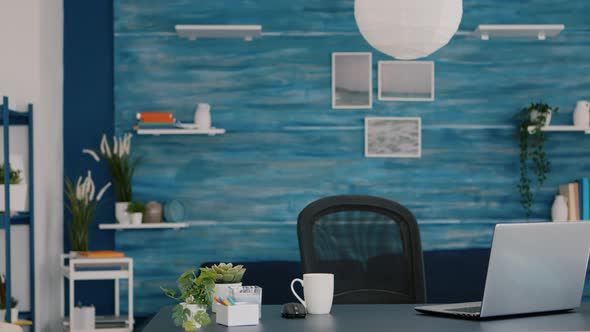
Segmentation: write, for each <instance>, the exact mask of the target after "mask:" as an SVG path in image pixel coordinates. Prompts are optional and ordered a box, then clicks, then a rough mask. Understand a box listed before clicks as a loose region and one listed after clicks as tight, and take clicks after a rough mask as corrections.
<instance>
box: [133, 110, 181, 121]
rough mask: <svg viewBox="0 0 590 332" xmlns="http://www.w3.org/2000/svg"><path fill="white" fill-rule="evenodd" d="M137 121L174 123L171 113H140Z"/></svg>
mask: <svg viewBox="0 0 590 332" xmlns="http://www.w3.org/2000/svg"><path fill="white" fill-rule="evenodd" d="M137 120H141V121H143V122H159V123H174V117H173V116H172V113H170V112H140V113H137Z"/></svg>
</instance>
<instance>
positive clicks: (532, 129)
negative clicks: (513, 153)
mask: <svg viewBox="0 0 590 332" xmlns="http://www.w3.org/2000/svg"><path fill="white" fill-rule="evenodd" d="M557 112H559V109H558V108H553V107H551V106H549V105H547V104H545V103H536V104H534V103H531V105H529V106H528V107H524V108H523V109H521V110H520V112H518V114H516V116H515V117H514V118H515V120H516V121H517V125H518V145H519V148H520V154H519V161H520V180H519V183H518V191H519V193H520V204H521V205H522V207H523V209H524V210H525V212H526V217H527V218H529V217H530V216H531V214H532V206H533V199H534V194H533V190H532V188H531V187H532V185H533V184H534V182H535V180H536V183H537V184H538V185H543V183H545V180H547V175H548V174H549V173H550V172H551V163H550V162H549V160H548V159H547V155H546V154H545V142H546V141H547V137H546V135H545V132H543V130H542V128H543V127H544V126H545V124H546V122H547V118H548V116H549V115H550V113H557ZM532 113H534V114H535V115H536V116H533V117H531V114H532Z"/></svg>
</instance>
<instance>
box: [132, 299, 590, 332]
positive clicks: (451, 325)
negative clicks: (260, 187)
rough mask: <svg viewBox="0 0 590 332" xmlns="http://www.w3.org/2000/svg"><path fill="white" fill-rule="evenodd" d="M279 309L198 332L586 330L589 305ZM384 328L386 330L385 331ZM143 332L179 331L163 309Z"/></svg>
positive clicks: (168, 311) (589, 319) (589, 327)
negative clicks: (293, 315) (495, 311)
mask: <svg viewBox="0 0 590 332" xmlns="http://www.w3.org/2000/svg"><path fill="white" fill-rule="evenodd" d="M280 312H281V306H263V309H262V320H261V321H260V324H259V325H256V326H245V327H233V328H228V327H225V326H222V325H219V324H216V323H215V317H214V316H213V315H212V317H211V319H212V320H213V322H212V323H211V325H209V326H206V327H204V328H202V329H201V330H199V331H202V332H212V331H218V332H220V331H239V332H259V331H267V332H268V331H272V332H276V331H281V332H299V331H308V332H313V331H321V332H331V331H338V332H348V331H350V332H352V331H389V330H392V331H393V330H396V331H409V332H410V331H416V332H421V331H429V332H430V331H440V332H447V331H448V332H451V331H452V332H462V331H465V332H467V331H469V332H477V331H485V332H494V331H502V332H517V331H518V332H524V331H584V330H586V331H589V330H590V303H588V304H584V305H583V306H582V307H581V308H578V309H576V310H575V311H573V312H568V313H562V314H553V315H545V316H532V317H518V318H508V319H501V320H490V321H482V322H479V321H468V320H461V319H453V318H441V317H433V316H427V315H423V314H419V313H417V312H415V311H414V305H408V304H391V305H334V306H333V307H332V313H331V314H330V315H308V316H307V318H306V319H290V320H287V319H283V318H281V315H280ZM385 328H387V329H385ZM143 331H144V332H156V331H157V332H161V331H167V332H168V331H170V332H174V331H179V332H180V331H182V329H179V328H176V327H174V324H173V322H172V318H171V307H166V308H163V309H162V310H160V312H159V313H158V314H157V315H156V316H155V317H154V318H153V319H152V321H151V322H150V323H149V324H148V326H147V327H146V328H145V329H144V330H143Z"/></svg>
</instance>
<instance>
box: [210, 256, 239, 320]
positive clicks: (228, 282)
mask: <svg viewBox="0 0 590 332" xmlns="http://www.w3.org/2000/svg"><path fill="white" fill-rule="evenodd" d="M201 271H204V272H209V273H213V275H214V278H215V291H214V292H213V296H214V297H216V298H217V297H223V298H226V297H228V296H229V290H230V287H236V286H242V277H244V273H246V269H245V268H244V266H243V265H236V266H234V265H233V264H232V263H219V264H214V265H213V266H211V267H205V268H201ZM212 310H213V312H215V310H216V309H215V306H213V308H212Z"/></svg>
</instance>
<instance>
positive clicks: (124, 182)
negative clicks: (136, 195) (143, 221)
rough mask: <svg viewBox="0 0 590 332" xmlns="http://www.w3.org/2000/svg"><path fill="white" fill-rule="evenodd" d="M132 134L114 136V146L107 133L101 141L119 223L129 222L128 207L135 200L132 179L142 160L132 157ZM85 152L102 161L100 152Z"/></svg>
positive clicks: (85, 150)
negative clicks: (113, 188)
mask: <svg viewBox="0 0 590 332" xmlns="http://www.w3.org/2000/svg"><path fill="white" fill-rule="evenodd" d="M132 137H133V135H132V134H129V133H127V134H125V135H123V136H119V137H117V136H115V137H113V144H112V146H111V145H110V144H109V142H108V140H107V136H106V135H105V134H103V135H102V139H101V141H100V156H101V157H102V158H103V159H105V160H106V162H107V164H108V166H109V170H110V173H111V177H112V179H113V184H114V186H115V196H116V199H117V202H116V203H115V217H116V219H117V221H118V222H119V223H122V224H126V223H129V221H130V220H129V216H128V215H127V207H128V206H129V202H131V201H132V200H133V188H132V180H133V174H134V173H135V169H136V168H137V165H138V164H139V162H140V159H139V158H135V159H133V158H131V138H132ZM82 152H83V153H87V154H89V155H91V156H92V157H93V158H94V159H95V160H96V161H97V162H100V158H99V156H98V154H97V153H96V152H95V151H94V150H90V149H84V150H82Z"/></svg>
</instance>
